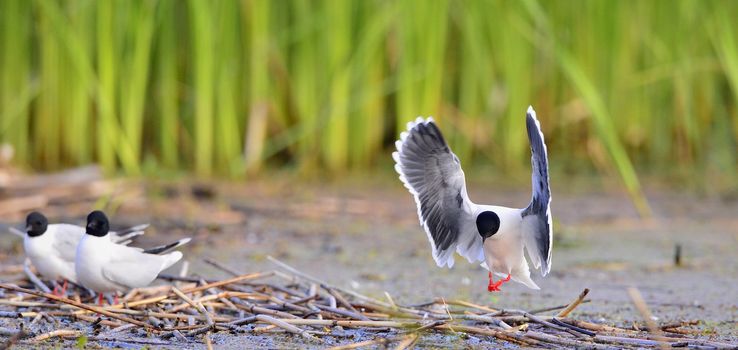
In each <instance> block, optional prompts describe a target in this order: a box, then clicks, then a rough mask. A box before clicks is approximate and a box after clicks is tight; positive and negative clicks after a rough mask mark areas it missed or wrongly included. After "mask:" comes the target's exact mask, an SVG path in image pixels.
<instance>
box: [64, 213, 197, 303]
mask: <svg viewBox="0 0 738 350" xmlns="http://www.w3.org/2000/svg"><path fill="white" fill-rule="evenodd" d="M109 230H110V224H109V222H108V218H107V217H106V216H105V214H104V213H103V212H101V211H97V210H96V211H93V212H92V213H90V215H88V216H87V234H86V235H85V236H84V237H83V238H82V240H80V242H79V245H78V246H77V260H76V264H75V267H76V272H77V280H78V281H79V283H81V284H82V285H83V286H85V287H87V288H89V289H92V290H94V291H95V292H98V293H100V294H99V299H98V300H99V303H100V304H102V294H103V293H106V292H117V291H126V290H129V289H132V288H137V287H145V286H148V285H149V284H150V283H151V282H153V281H154V279H156V277H157V276H158V275H159V272H161V271H162V270H164V269H166V268H168V267H170V266H172V265H174V264H175V263H176V262H177V261H179V260H180V259H182V253H181V252H178V251H175V252H170V253H166V252H168V251H171V250H172V249H175V248H177V247H179V246H181V245H183V244H185V243H187V242H189V241H190V239H189V238H184V239H180V240H178V241H176V242H174V243H171V244H167V245H164V246H161V247H156V248H151V249H148V250H144V249H141V248H134V247H129V246H125V245H121V244H117V243H115V242H114V241H112V240H111V238H110V235H109V234H108V233H109ZM162 253H166V254H163V255H159V254H162Z"/></svg>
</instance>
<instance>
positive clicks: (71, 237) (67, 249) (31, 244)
mask: <svg viewBox="0 0 738 350" xmlns="http://www.w3.org/2000/svg"><path fill="white" fill-rule="evenodd" d="M148 226H149V225H148V224H144V225H138V226H134V227H131V228H129V229H126V230H124V231H121V232H111V240H112V241H113V242H116V243H118V244H128V243H130V242H131V239H132V238H133V237H135V236H138V235H142V234H143V233H144V230H145V229H146V228H147V227H148ZM11 231H13V233H15V234H19V235H21V236H23V249H24V250H25V252H26V256H27V257H28V258H29V259H30V260H31V263H33V266H35V267H36V270H38V272H39V273H40V274H41V276H43V277H45V278H47V279H50V280H53V281H56V280H58V279H63V280H64V286H63V287H62V289H61V291H60V292H59V293H58V294H64V292H65V291H66V289H67V281H70V282H72V283H77V274H76V273H75V271H74V258H75V253H76V251H77V244H78V243H79V241H80V239H82V236H84V235H85V228H84V227H80V226H76V225H71V224H49V221H48V220H47V219H46V216H44V215H43V214H41V213H39V212H37V211H34V212H31V213H30V214H28V216H26V233H25V234H24V233H23V232H20V230H17V229H15V228H12V227H11ZM54 293H55V294H57V289H56V288H54Z"/></svg>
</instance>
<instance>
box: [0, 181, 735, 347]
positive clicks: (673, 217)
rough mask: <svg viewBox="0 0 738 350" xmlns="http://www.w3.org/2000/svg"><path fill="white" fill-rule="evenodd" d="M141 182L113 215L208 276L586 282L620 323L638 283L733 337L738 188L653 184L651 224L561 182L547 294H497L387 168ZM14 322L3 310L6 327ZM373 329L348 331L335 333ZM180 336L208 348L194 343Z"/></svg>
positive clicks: (504, 300)
mask: <svg viewBox="0 0 738 350" xmlns="http://www.w3.org/2000/svg"><path fill="white" fill-rule="evenodd" d="M496 187H499V186H493V184H491V183H489V182H484V181H482V182H474V181H472V183H470V185H469V192H470V196H471V198H472V200H474V201H475V202H477V203H490V204H497V205H506V206H513V207H521V206H525V205H526V204H527V201H528V200H529V196H530V195H529V193H528V190H527V188H525V187H523V186H521V187H520V189H518V190H509V191H500V190H499V189H496ZM146 188H147V191H145V192H146V193H148V195H147V198H146V199H145V200H143V201H137V203H136V205H132V204H131V205H129V204H126V203H122V204H120V206H119V210H118V212H117V213H116V215H115V216H114V217H113V221H114V222H115V221H116V219H117V222H118V223H119V225H121V226H122V225H124V224H130V223H135V222H140V221H150V222H152V223H153V224H154V226H155V230H153V231H154V232H152V233H150V234H147V235H146V236H145V237H143V238H142V239H141V240H140V241H139V243H140V244H141V245H147V244H153V243H160V242H165V241H167V240H170V239H173V238H175V237H181V236H185V235H194V237H195V239H194V240H193V242H192V243H191V244H189V246H187V247H186V249H184V253H185V256H186V259H187V260H189V261H190V263H191V265H190V271H191V272H192V273H195V274H200V275H202V276H207V277H209V278H219V277H226V275H225V274H224V273H223V272H221V271H219V270H217V269H215V268H213V267H211V266H210V265H208V264H206V263H204V262H203V260H202V258H205V257H211V258H215V259H216V260H218V261H220V262H222V263H224V264H226V265H229V266H231V267H233V268H234V269H237V270H240V271H243V272H256V271H263V270H269V269H273V268H274V266H273V265H272V264H271V263H270V262H269V261H267V260H266V256H267V255H272V256H274V257H276V258H278V259H280V260H282V261H285V262H287V263H289V264H291V265H293V266H297V267H299V268H300V269H301V270H302V271H304V272H306V273H309V274H312V275H314V276H318V277H320V278H323V279H324V280H326V281H327V282H329V283H332V284H335V285H338V286H342V287H344V288H347V289H356V290H358V291H360V292H361V293H363V294H367V295H370V296H374V297H377V298H380V299H384V298H386V297H385V296H384V293H385V292H387V293H388V294H390V295H391V296H392V298H393V299H394V301H395V302H396V303H398V304H406V305H412V304H420V303H423V302H426V301H430V300H432V299H434V298H436V297H445V298H449V299H465V300H469V301H472V302H476V303H481V304H486V305H490V306H492V307H495V308H516V309H535V308H540V307H547V306H554V305H559V304H566V303H568V302H569V301H571V300H572V299H573V298H574V297H576V295H578V294H579V292H581V291H582V290H583V289H584V288H589V289H590V290H591V292H590V294H589V298H590V299H591V300H592V301H591V302H590V303H588V304H584V305H582V306H580V307H579V308H578V309H577V310H576V313H577V317H578V318H582V319H589V320H593V321H595V322H605V323H612V324H617V325H625V326H630V325H631V324H632V323H633V322H640V321H641V316H640V314H639V313H638V312H637V311H636V310H635V308H634V306H633V305H632V303H631V301H630V298H629V297H628V294H627V292H626V288H627V287H630V286H633V287H636V288H638V289H639V290H640V292H641V293H642V294H643V296H644V298H645V300H646V302H647V303H648V305H649V307H650V308H651V311H652V312H653V314H654V315H655V316H656V317H658V319H659V321H660V322H669V321H679V320H701V321H703V322H702V323H701V324H700V326H699V328H700V329H701V330H703V331H704V334H705V335H706V336H710V337H714V339H719V340H723V341H729V342H736V344H738V329H737V326H736V320H737V319H738V259H736V256H737V255H738V254H737V253H738V199H736V198H735V196H733V197H731V196H720V195H710V196H704V195H703V196H698V195H694V194H676V193H673V192H671V191H666V190H658V191H650V192H649V194H648V196H649V199H650V200H651V205H652V207H653V210H654V213H655V218H654V219H651V220H648V221H643V220H640V219H638V217H637V215H636V213H635V211H634V210H633V208H632V206H631V205H630V202H629V201H628V199H627V197H625V196H624V195H621V194H617V193H610V192H606V191H602V190H601V189H598V188H597V187H596V186H589V187H588V188H586V189H584V190H582V189H581V188H574V187H570V188H567V187H563V186H562V187H560V188H556V187H554V197H553V215H554V217H555V220H554V234H555V241H554V250H553V267H552V270H551V274H550V275H549V276H547V277H546V278H541V277H540V275H539V274H538V273H534V274H533V275H534V280H535V281H536V283H538V284H539V285H540V287H541V290H540V291H534V290H529V289H527V288H526V287H524V286H522V285H518V284H515V283H508V284H506V285H504V286H503V288H502V292H501V293H494V294H490V293H488V292H487V291H486V288H485V287H486V283H487V278H486V273H485V271H483V270H482V268H481V267H478V266H475V265H471V264H468V263H467V262H466V261H465V260H463V259H462V258H460V257H458V256H457V258H456V265H455V266H454V268H453V269H440V268H437V267H436V265H435V263H434V261H433V259H432V257H431V254H430V246H429V244H428V242H427V239H426V235H425V233H423V231H422V229H421V228H420V226H419V225H418V220H417V216H416V209H415V206H414V202H413V200H412V199H411V197H410V195H409V194H408V193H407V192H406V191H405V190H404V188H403V187H402V186H400V185H399V183H398V182H397V181H395V180H393V179H391V178H389V177H387V178H386V179H385V178H384V177H382V178H380V179H369V180H366V181H361V182H360V183H358V182H357V183H346V182H344V183H338V184H333V185H324V184H319V183H317V182H316V183H313V184H307V185H306V184H302V185H300V186H299V188H298V186H297V185H295V184H294V183H293V182H292V181H290V180H289V179H277V180H269V181H266V180H260V181H255V182H251V183H249V184H246V185H244V184H238V185H234V184H225V185H223V184H219V185H215V186H212V187H211V186H205V189H204V190H203V189H202V188H198V190H197V191H194V192H196V194H197V197H199V198H200V199H195V198H194V197H195V196H193V195H191V193H190V192H188V190H187V189H188V188H189V187H188V185H181V184H179V185H176V186H170V185H161V184H157V185H151V184H148V185H146ZM183 189H185V190H183ZM567 193H569V194H567ZM211 195H212V197H211ZM70 213H71V211H70ZM69 216H70V217H76V220H78V221H79V220H81V218H82V215H76V214H70V215H69ZM68 220H74V219H68ZM0 243H2V244H0V249H2V253H4V254H3V255H4V258H3V263H4V264H15V263H19V262H21V261H22V258H21V256H19V255H18V251H19V244H20V243H19V242H18V241H17V239H16V238H15V237H12V236H10V235H1V236H0ZM677 245H680V246H681V247H682V248H681V249H682V266H676V265H675V264H674V253H675V246H677ZM175 269H176V267H175ZM14 322H15V321H13V320H7V319H0V323H5V326H6V327H11V326H13V324H14ZM375 336H376V335H375V334H373V333H366V332H353V333H347V334H345V336H342V337H335V338H333V339H328V342H329V344H339V343H348V342H355V341H360V340H366V339H372V338H374V337H375ZM214 340H215V343H216V344H215V345H216V347H217V348H234V349H235V348H243V347H266V348H294V347H296V346H298V345H299V346H302V345H300V344H302V343H301V339H300V338H293V337H290V336H284V335H280V336H273V335H262V336H232V335H226V334H220V335H217V336H216V337H214ZM418 344H419V346H421V347H442V348H443V347H449V348H458V347H472V348H499V347H500V346H501V344H499V343H493V342H491V340H489V339H482V338H475V337H471V338H469V339H461V338H458V337H452V336H433V335H427V336H424V337H422V338H421V340H420V342H419V343H418ZM101 345H103V346H113V345H115V344H101ZM506 346H509V345H506ZM177 347H178V348H181V347H184V348H202V347H203V345H202V344H201V343H196V342H192V343H189V344H177Z"/></svg>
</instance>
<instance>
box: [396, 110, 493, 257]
mask: <svg viewBox="0 0 738 350" xmlns="http://www.w3.org/2000/svg"><path fill="white" fill-rule="evenodd" d="M395 145H396V147H397V152H394V153H393V154H392V157H393V158H394V160H395V162H396V164H395V170H397V172H398V173H399V174H400V180H402V182H403V183H404V184H405V187H407V188H408V190H409V191H410V193H411V194H412V195H413V196H414V197H415V202H416V204H417V206H418V217H419V219H420V224H421V225H422V226H423V228H424V230H425V232H426V233H427V234H428V240H429V241H430V243H431V248H432V249H433V258H434V259H435V261H436V263H437V264H438V266H443V265H446V266H448V267H452V266H453V264H454V257H453V252H454V251H458V252H459V253H460V254H461V255H462V256H464V257H466V258H467V259H468V260H469V261H470V262H475V261H480V260H483V258H484V255H483V254H484V253H483V250H482V240H481V237H480V236H479V235H477V234H475V232H474V231H470V230H469V225H470V224H471V225H473V223H474V218H473V214H472V213H473V210H472V206H473V205H474V204H473V203H472V202H471V201H470V200H469V197H468V195H467V193H466V184H465V181H464V172H463V171H462V170H461V165H460V164H459V159H458V158H457V157H456V155H455V154H453V152H451V149H450V148H449V147H448V145H447V144H446V141H445V140H444V139H443V135H442V134H441V131H440V130H439V129H438V127H436V125H435V123H434V122H433V119H431V118H429V119H428V120H427V121H426V120H423V119H422V118H418V119H417V120H416V121H415V122H410V123H408V131H406V132H403V133H402V134H401V135H400V140H399V141H397V142H396V143H395Z"/></svg>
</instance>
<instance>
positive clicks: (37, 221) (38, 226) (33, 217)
mask: <svg viewBox="0 0 738 350" xmlns="http://www.w3.org/2000/svg"><path fill="white" fill-rule="evenodd" d="M48 226H49V220H46V217H45V216H44V214H41V213H39V212H37V211H34V212H32V213H30V214H28V216H26V232H27V233H28V235H29V236H31V237H36V236H40V235H42V234H44V232H46V229H47V228H48Z"/></svg>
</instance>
